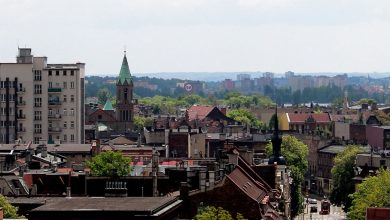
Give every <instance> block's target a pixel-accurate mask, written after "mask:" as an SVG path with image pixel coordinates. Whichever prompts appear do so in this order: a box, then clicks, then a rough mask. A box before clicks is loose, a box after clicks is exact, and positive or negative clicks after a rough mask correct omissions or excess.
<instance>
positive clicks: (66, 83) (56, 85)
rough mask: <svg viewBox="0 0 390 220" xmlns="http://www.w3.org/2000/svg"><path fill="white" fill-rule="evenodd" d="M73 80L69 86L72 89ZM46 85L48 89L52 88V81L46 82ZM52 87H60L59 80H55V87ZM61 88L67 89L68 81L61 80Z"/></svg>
mask: <svg viewBox="0 0 390 220" xmlns="http://www.w3.org/2000/svg"><path fill="white" fill-rule="evenodd" d="M74 85H75V84H74V82H73V81H72V82H70V88H71V89H74ZM48 86H49V89H51V88H53V82H49V83H48ZM54 88H61V84H60V83H59V82H56V83H55V87H54ZM62 88H63V89H67V88H68V82H62Z"/></svg>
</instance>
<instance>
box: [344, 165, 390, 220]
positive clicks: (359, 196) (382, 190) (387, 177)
mask: <svg viewBox="0 0 390 220" xmlns="http://www.w3.org/2000/svg"><path fill="white" fill-rule="evenodd" d="M350 197H351V199H352V206H351V208H350V209H349V212H348V213H347V217H348V219H355V220H360V219H361V220H364V219H365V218H366V209H367V208H368V207H387V208H389V207H390V170H388V169H387V170H381V171H380V172H379V174H378V175H377V176H372V177H368V178H367V179H365V180H364V181H363V182H362V183H361V184H359V185H358V190H357V191H356V192H354V193H353V194H352V195H350Z"/></svg>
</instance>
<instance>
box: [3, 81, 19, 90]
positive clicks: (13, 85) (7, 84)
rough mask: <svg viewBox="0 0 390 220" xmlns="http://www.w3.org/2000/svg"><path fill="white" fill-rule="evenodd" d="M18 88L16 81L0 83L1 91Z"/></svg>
mask: <svg viewBox="0 0 390 220" xmlns="http://www.w3.org/2000/svg"><path fill="white" fill-rule="evenodd" d="M5 88H16V81H0V89H5Z"/></svg>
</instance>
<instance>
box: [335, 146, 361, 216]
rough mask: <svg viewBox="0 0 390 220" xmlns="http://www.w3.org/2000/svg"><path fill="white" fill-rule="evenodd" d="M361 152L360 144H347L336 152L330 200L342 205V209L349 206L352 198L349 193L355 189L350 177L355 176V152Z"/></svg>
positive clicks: (346, 208) (345, 209)
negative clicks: (340, 150)
mask: <svg viewBox="0 0 390 220" xmlns="http://www.w3.org/2000/svg"><path fill="white" fill-rule="evenodd" d="M361 152H363V149H362V148H361V147H360V146H356V145H348V146H346V148H345V149H344V150H343V151H342V152H340V153H338V154H337V156H336V157H335V159H334V166H333V168H332V182H333V183H332V184H333V186H332V191H331V193H330V198H329V199H330V201H331V202H332V203H334V204H336V205H343V206H344V207H343V209H344V211H347V210H348V209H349V207H350V206H351V202H352V199H351V197H349V194H351V193H353V192H354V191H355V185H354V183H353V181H352V178H353V177H354V176H355V172H354V167H355V159H356V154H358V153H361Z"/></svg>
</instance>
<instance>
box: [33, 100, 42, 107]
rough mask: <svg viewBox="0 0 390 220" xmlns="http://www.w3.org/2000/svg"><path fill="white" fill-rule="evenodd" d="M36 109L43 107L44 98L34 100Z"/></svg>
mask: <svg viewBox="0 0 390 220" xmlns="http://www.w3.org/2000/svg"><path fill="white" fill-rule="evenodd" d="M34 107H42V98H34Z"/></svg>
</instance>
